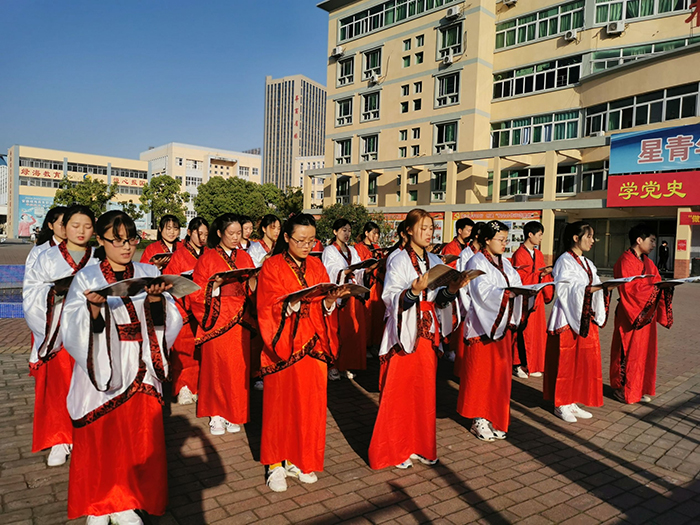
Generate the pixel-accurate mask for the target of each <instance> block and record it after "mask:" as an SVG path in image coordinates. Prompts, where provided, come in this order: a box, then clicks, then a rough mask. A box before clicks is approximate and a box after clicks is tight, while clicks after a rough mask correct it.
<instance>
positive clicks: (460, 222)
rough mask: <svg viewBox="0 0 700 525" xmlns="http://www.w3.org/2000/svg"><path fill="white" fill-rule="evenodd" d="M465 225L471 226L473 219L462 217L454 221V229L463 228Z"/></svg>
mask: <svg viewBox="0 0 700 525" xmlns="http://www.w3.org/2000/svg"><path fill="white" fill-rule="evenodd" d="M465 226H471V227H472V228H473V227H474V221H473V220H471V219H470V218H469V217H464V218H462V219H459V220H458V221H457V222H456V223H455V231H459V230H463V229H464V227H465Z"/></svg>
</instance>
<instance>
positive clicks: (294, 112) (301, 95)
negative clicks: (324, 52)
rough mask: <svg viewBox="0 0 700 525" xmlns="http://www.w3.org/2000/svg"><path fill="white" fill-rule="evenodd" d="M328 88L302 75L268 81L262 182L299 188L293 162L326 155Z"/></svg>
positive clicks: (266, 87)
mask: <svg viewBox="0 0 700 525" xmlns="http://www.w3.org/2000/svg"><path fill="white" fill-rule="evenodd" d="M325 122H326V88H325V87H323V86H322V85H320V84H319V83H317V82H314V81H313V80H311V79H309V78H306V77H304V76H302V75H294V76H290V77H284V78H278V79H274V80H273V78H272V77H271V76H268V77H266V78H265V137H264V142H263V144H264V145H263V183H266V182H271V183H273V184H275V185H276V186H277V187H278V188H280V189H286V188H287V187H288V186H296V184H298V181H297V180H296V179H295V177H294V175H295V173H294V159H295V158H296V157H314V156H318V155H323V154H324V140H325Z"/></svg>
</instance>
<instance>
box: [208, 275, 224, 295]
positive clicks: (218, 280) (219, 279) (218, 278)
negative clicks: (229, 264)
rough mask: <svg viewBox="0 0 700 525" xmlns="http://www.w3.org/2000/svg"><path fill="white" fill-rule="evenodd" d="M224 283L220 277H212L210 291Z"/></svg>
mask: <svg viewBox="0 0 700 525" xmlns="http://www.w3.org/2000/svg"><path fill="white" fill-rule="evenodd" d="M223 284H224V279H223V278H222V277H219V276H217V277H214V286H212V288H211V291H212V293H213V292H215V291H216V290H218V289H219V288H221V287H222V286H223Z"/></svg>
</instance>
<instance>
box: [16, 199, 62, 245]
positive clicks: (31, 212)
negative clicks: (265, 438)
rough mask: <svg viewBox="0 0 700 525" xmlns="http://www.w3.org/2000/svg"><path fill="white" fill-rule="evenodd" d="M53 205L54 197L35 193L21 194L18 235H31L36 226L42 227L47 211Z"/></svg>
mask: <svg viewBox="0 0 700 525" xmlns="http://www.w3.org/2000/svg"><path fill="white" fill-rule="evenodd" d="M52 206H53V197H39V196H35V195H20V196H19V210H18V211H19V213H18V216H19V220H18V221H17V236H18V237H29V236H31V234H32V232H33V231H34V229H35V228H41V225H42V224H43V222H44V217H46V212H47V211H49V209H50V208H51V207H52Z"/></svg>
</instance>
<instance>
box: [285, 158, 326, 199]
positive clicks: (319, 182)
mask: <svg viewBox="0 0 700 525" xmlns="http://www.w3.org/2000/svg"><path fill="white" fill-rule="evenodd" d="M325 165H326V158H325V157H324V156H323V155H315V156H312V157H297V158H295V159H294V174H295V175H294V179H293V180H292V183H293V184H292V186H294V187H295V188H302V187H303V186H304V172H305V171H308V170H320V169H323V168H324V167H325ZM310 182H311V202H310V204H309V207H310V208H322V207H323V198H324V194H323V185H324V180H323V178H321V177H314V178H313V179H311V181H310Z"/></svg>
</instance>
